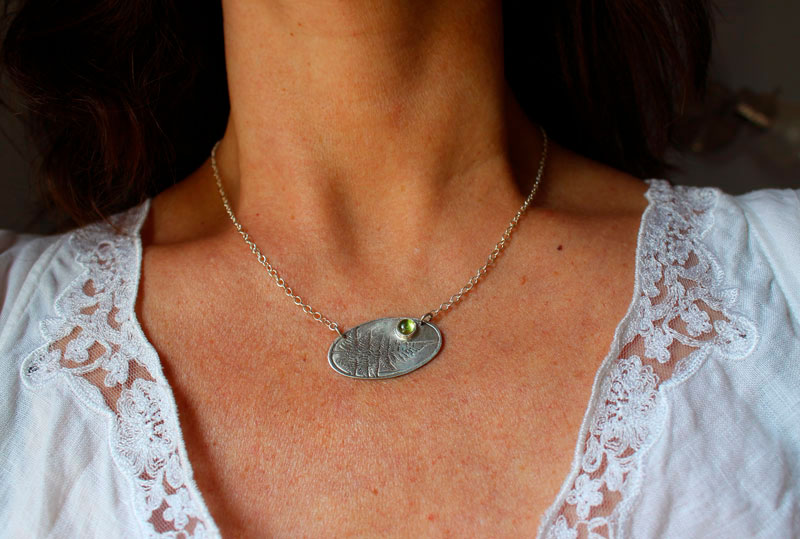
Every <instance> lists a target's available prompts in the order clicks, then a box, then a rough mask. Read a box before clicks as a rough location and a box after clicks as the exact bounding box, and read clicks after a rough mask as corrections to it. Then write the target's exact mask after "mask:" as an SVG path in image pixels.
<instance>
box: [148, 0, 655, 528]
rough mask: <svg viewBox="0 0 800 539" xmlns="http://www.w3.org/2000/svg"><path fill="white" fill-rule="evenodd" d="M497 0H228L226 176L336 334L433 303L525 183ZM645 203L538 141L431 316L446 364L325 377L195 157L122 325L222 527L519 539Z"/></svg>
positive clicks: (290, 310)
mask: <svg viewBox="0 0 800 539" xmlns="http://www.w3.org/2000/svg"><path fill="white" fill-rule="evenodd" d="M501 7H502V6H501V3H500V2H497V1H496V0H481V1H475V2H452V1H448V0H425V2H414V1H411V0H385V1H382V2H371V3H370V5H369V9H365V6H364V5H363V3H360V2H358V1H357V0H336V1H334V2H283V1H282V0H237V1H235V2H233V1H230V0H223V11H224V15H225V16H224V17H223V22H224V26H225V53H226V71H227V74H228V88H229V96H230V103H231V114H230V117H229V122H228V125H227V126H226V130H225V134H224V136H223V139H222V142H221V145H220V147H219V154H218V159H219V166H220V170H221V171H222V177H223V179H224V180H225V187H226V190H227V191H228V194H229V197H230V200H231V202H232V204H233V206H234V209H235V211H236V212H237V215H238V216H239V218H240V220H241V221H242V222H243V224H244V226H245V228H246V229H247V231H248V233H250V234H252V237H253V238H255V239H256V241H257V243H258V245H259V247H260V248H261V249H262V250H263V252H264V253H266V254H267V255H268V256H269V257H270V259H271V260H272V262H274V263H275V265H276V266H277V267H278V269H279V270H281V271H282V272H284V273H285V277H286V279H287V281H288V282H289V283H291V286H292V287H293V290H294V291H295V293H297V294H299V295H300V296H301V297H302V298H303V300H304V301H307V302H309V303H310V304H311V305H312V306H313V307H314V308H316V309H319V310H320V311H321V312H323V313H325V314H326V315H328V314H329V315H330V316H331V317H332V318H333V319H335V320H337V321H340V322H341V323H342V325H343V327H345V328H346V327H352V326H354V325H356V324H359V323H362V322H365V321H367V320H373V319H376V318H381V317H385V316H398V317H415V316H419V315H421V314H422V313H424V312H427V311H429V310H430V309H432V308H435V307H436V306H437V305H439V303H440V302H441V301H444V300H446V299H447V298H448V297H450V295H451V294H453V293H455V292H456V291H458V289H459V287H461V286H463V285H464V284H465V283H466V281H467V279H468V278H469V277H470V276H471V275H473V274H474V271H475V270H476V269H477V268H479V267H480V266H481V265H482V264H483V262H484V261H485V260H486V257H487V256H488V254H489V253H490V252H491V248H492V246H493V245H494V244H495V243H496V242H497V240H498V239H499V237H500V235H501V233H502V231H503V230H504V229H505V227H506V226H508V221H509V219H511V217H512V216H513V215H514V214H515V212H516V211H517V209H518V208H519V206H520V204H521V203H522V201H523V200H524V199H525V197H526V196H527V194H528V192H529V191H530V189H531V185H532V180H533V178H534V177H535V173H536V169H537V167H538V158H539V155H540V150H541V148H542V145H543V141H542V138H541V133H540V131H539V129H538V128H537V127H536V126H535V125H533V124H532V123H531V122H530V121H528V119H527V117H526V116H525V114H524V112H523V111H522V109H521V106H520V105H519V103H517V102H516V100H515V99H514V98H513V95H512V92H511V91H510V89H509V88H508V87H507V84H506V80H505V77H504V73H503V70H502V65H503V64H502V54H503V50H502V44H503V36H502V10H501ZM299 21H302V24H301V23H300V22H299ZM643 193H644V185H643V184H642V182H640V181H638V180H636V179H635V178H631V177H630V176H627V175H625V174H623V173H621V172H618V171H615V170H613V169H609V168H608V167H605V166H603V165H600V164H599V163H595V162H592V161H590V160H587V159H585V158H582V157H581V156H578V155H576V154H573V153H571V152H569V151H568V150H566V149H565V148H561V147H560V146H559V145H558V144H557V143H556V142H555V141H551V145H550V154H549V158H548V162H547V166H546V168H545V175H544V179H543V182H542V184H541V189H540V191H539V192H538V193H537V195H536V197H535V198H534V201H533V203H532V205H531V207H530V208H529V210H528V211H527V212H526V214H525V215H524V217H523V218H522V219H521V220H520V222H519V226H518V227H517V229H516V231H515V232H514V235H513V237H512V239H511V240H510V241H509V242H508V244H507V247H506V249H505V250H504V251H503V252H502V254H501V255H500V256H499V257H498V258H497V260H496V261H495V263H494V264H493V265H492V266H491V268H490V269H489V271H488V273H487V274H486V275H485V277H484V278H483V279H482V280H481V281H480V283H479V284H478V285H477V286H475V287H474V288H473V290H472V291H471V292H470V293H469V294H468V295H466V296H464V298H463V299H462V301H461V302H460V303H458V304H457V305H456V306H455V307H453V308H452V309H450V310H448V311H446V312H444V313H442V314H441V316H440V317H438V318H437V320H436V322H437V325H438V326H439V327H440V328H441V330H442V332H443V334H444V344H443V347H442V350H441V352H440V353H439V355H438V356H437V357H436V358H435V359H434V360H433V361H431V362H430V363H428V364H427V365H425V366H424V367H422V368H420V369H419V370H417V371H414V372H413V373H411V374H409V375H407V376H403V377H400V378H395V379H389V380H377V381H359V380H352V379H349V378H346V377H343V376H340V375H338V374H336V373H334V372H333V371H332V370H331V369H330V367H329V366H328V362H327V357H326V354H327V350H328V347H329V346H330V344H331V342H332V340H333V338H334V336H335V334H334V333H333V332H331V331H329V330H327V329H326V328H325V327H324V326H323V325H322V324H319V323H317V322H314V321H313V320H312V319H311V318H310V317H309V316H307V315H306V314H304V313H303V312H302V311H301V310H300V309H299V308H298V307H297V306H296V305H294V304H293V303H292V301H291V300H290V299H288V298H287V297H286V295H285V294H283V292H282V291H281V290H280V289H278V288H276V287H275V285H274V283H273V282H272V281H271V278H270V277H269V276H267V275H266V274H265V272H264V268H263V267H262V266H261V265H260V264H258V262H257V261H256V260H255V257H254V256H253V254H252V253H251V252H250V251H249V249H248V248H247V246H246V245H245V244H244V243H243V242H242V241H241V238H240V237H239V236H238V235H237V234H236V232H235V230H234V229H233V228H232V224H231V223H230V221H229V220H228V219H227V216H226V215H225V212H224V210H223V208H222V206H221V202H220V199H219V196H218V193H217V192H216V189H215V188H214V178H213V176H212V175H211V170H210V163H209V162H208V161H207V162H206V163H204V164H203V165H202V166H201V167H199V168H198V169H197V170H196V171H195V172H194V173H192V174H191V175H190V176H189V177H187V178H186V179H184V180H183V181H181V182H179V183H178V184H177V185H175V186H174V187H172V188H171V189H169V190H167V191H165V192H164V193H161V194H160V195H158V196H157V197H156V198H155V199H154V200H153V203H152V205H151V214H150V215H149V216H148V220H147V222H146V223H145V226H144V228H143V233H142V236H143V249H144V250H143V262H142V264H143V269H142V276H141V282H140V290H139V295H138V301H137V305H136V309H137V315H138V316H139V319H140V321H141V324H142V327H143V329H144V331H145V333H146V335H147V336H148V338H149V339H150V340H151V342H152V343H153V345H154V346H155V348H156V350H157V351H158V353H159V356H160V358H161V360H162V363H163V367H164V372H165V375H166V377H167V379H168V380H169V382H170V384H171V386H172V389H173V392H174V395H175V398H176V403H177V408H178V417H179V419H180V426H181V429H182V433H183V435H184V439H185V442H186V448H187V453H188V457H189V460H190V462H191V465H192V467H193V472H194V478H195V480H196V482H197V485H198V488H199V490H200V492H201V493H202V495H203V498H204V500H205V501H206V503H207V505H208V508H209V511H210V513H211V515H213V518H214V520H215V522H216V523H217V524H218V526H219V527H220V530H221V532H222V535H223V536H224V537H259V538H260V537H314V538H316V537H415V538H416V537H426V538H428V537H434V538H435V537H493V538H494V537H496V538H502V537H531V536H533V535H534V534H535V533H536V530H537V527H538V525H539V521H540V517H541V515H542V513H543V512H544V511H545V510H546V508H547V507H548V506H549V504H550V503H551V502H552V501H553V498H554V497H555V495H556V493H557V492H558V490H559V488H560V487H561V482H562V481H563V479H564V477H565V475H566V474H567V472H568V470H569V468H570V464H571V458H572V455H573V451H574V448H575V443H576V436H577V433H578V429H579V425H580V422H581V419H582V417H583V413H584V410H585V406H586V402H587V399H588V398H589V395H590V393H591V385H592V380H593V376H594V373H595V372H596V368H597V366H598V365H599V363H600V362H601V361H602V359H603V355H604V354H605V353H606V352H607V350H608V348H609V344H610V342H611V339H612V337H613V333H614V329H615V327H616V324H617V322H618V321H619V319H620V318H621V317H622V315H623V314H624V313H625V311H626V309H627V307H628V302H629V301H630V297H631V293H632V287H633V281H634V279H633V263H634V250H635V240H636V235H637V231H638V226H639V219H640V217H641V213H642V211H643V210H644V205H645V201H644V199H643V196H642V195H643ZM554 245H558V247H555V248H554ZM564 247H568V248H564ZM523 281H524V282H523ZM598 336H599V337H598Z"/></svg>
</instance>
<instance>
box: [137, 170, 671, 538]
mask: <svg viewBox="0 0 800 539" xmlns="http://www.w3.org/2000/svg"><path fill="white" fill-rule="evenodd" d="M645 181H646V182H647V183H648V188H647V190H646V192H645V193H644V197H645V199H646V200H647V205H646V207H645V209H644V210H643V212H642V215H641V217H640V219H639V227H638V234H637V240H636V249H635V255H634V257H635V265H634V266H635V270H634V272H635V275H634V286H633V290H632V293H631V299H630V301H629V303H628V308H627V309H626V311H625V314H624V315H623V317H622V319H621V320H620V321H619V322H618V323H617V324H616V327H615V331H614V335H613V339H612V340H611V343H610V348H609V352H608V353H607V354H606V355H605V357H604V359H603V361H602V362H600V365H599V366H598V368H597V369H596V371H595V375H594V382H593V387H592V393H591V396H590V398H589V400H588V403H587V405H586V406H585V407H584V408H583V410H584V412H583V419H582V422H581V429H580V431H579V433H578V436H577V438H576V439H575V443H574V445H575V453H574V456H573V459H572V463H571V467H570V471H569V472H568V473H567V475H566V476H565V477H564V479H563V480H562V482H561V488H560V489H559V492H558V494H557V495H556V497H555V499H554V500H553V501H552V502H551V504H550V505H549V506H548V509H547V510H546V511H545V513H544V514H543V515H540V516H541V518H542V521H543V522H544V521H545V516H546V515H548V514H550V513H552V512H553V511H554V510H555V509H556V508H557V506H558V505H559V504H560V502H561V501H562V500H563V499H564V497H565V495H566V492H567V491H568V490H569V487H570V485H571V483H572V481H573V480H574V477H575V475H576V472H577V471H578V470H579V468H580V454H581V446H582V443H583V440H584V439H585V432H586V427H587V423H588V421H589V419H590V415H591V412H592V409H593V404H594V401H595V400H596V398H597V395H596V394H597V389H598V384H599V381H600V379H601V374H602V373H603V371H604V370H605V366H606V365H607V364H608V363H609V361H611V360H612V359H613V357H612V356H613V355H614V353H615V350H617V349H618V348H617V347H618V342H619V339H620V333H621V331H622V330H623V328H624V327H625V326H626V325H627V324H628V322H629V321H630V318H631V314H632V312H633V309H634V306H635V303H636V299H637V297H638V294H639V271H640V267H639V266H640V256H641V248H642V245H641V243H642V237H643V234H644V232H645V230H646V228H647V225H648V221H649V216H650V214H651V212H652V209H653V207H654V201H653V197H652V194H653V191H654V190H655V189H656V188H657V186H658V185H659V184H660V183H661V182H663V183H661V185H663V184H666V183H667V182H666V181H665V180H654V179H648V180H645ZM150 204H151V199H147V200H145V201H144V202H143V203H142V204H140V205H139V206H137V207H136V208H133V209H132V210H133V211H135V212H136V214H137V217H136V222H135V223H134V224H133V226H132V228H131V230H130V235H131V236H132V237H133V238H134V240H135V247H136V258H135V263H134V264H135V269H136V271H135V272H134V273H135V276H136V282H135V283H132V286H133V289H134V290H136V297H138V294H139V285H140V283H139V281H140V278H141V274H142V253H143V247H142V239H141V227H142V225H143V224H144V222H145V221H146V219H147V216H148V215H149V211H150ZM129 211H131V210H129ZM134 304H135V300H134ZM131 317H132V322H133V323H134V326H135V327H136V328H137V330H138V333H139V335H140V338H141V339H142V341H143V342H144V343H146V346H147V347H148V348H150V349H151V350H152V354H153V355H154V356H155V358H157V364H158V369H157V370H158V373H157V374H156V373H154V375H155V376H156V377H157V379H158V381H159V382H160V383H162V384H164V386H165V389H166V393H167V394H168V395H169V399H170V403H169V404H170V406H169V409H171V411H172V413H173V417H172V418H170V419H171V421H170V423H173V424H174V425H175V428H176V430H177V440H176V442H177V446H178V451H179V453H180V456H181V461H182V462H181V464H182V468H183V473H184V476H185V478H186V481H185V483H186V486H187V488H188V489H189V490H190V492H191V495H192V497H193V498H195V500H196V503H197V505H198V506H199V509H200V510H201V512H202V513H203V514H204V515H205V518H204V524H205V525H206V528H207V529H206V531H207V532H210V533H211V534H212V535H213V534H214V533H216V534H219V533H220V532H219V528H218V527H217V525H216V522H215V521H214V519H213V517H212V516H211V513H210V511H209V510H208V506H207V504H206V501H205V497H204V495H203V493H202V492H201V491H200V489H199V487H198V486H197V484H196V482H195V480H194V469H193V466H192V463H191V461H190V460H189V457H188V452H187V450H186V445H185V441H184V437H183V432H184V430H183V428H182V426H181V424H180V419H179V416H178V413H177V411H178V409H177V402H176V400H175V396H174V393H173V390H172V386H171V385H170V383H169V381H168V380H167V378H166V376H165V375H164V370H163V364H162V361H161V358H160V357H159V356H158V352H157V351H156V349H155V347H154V345H153V344H152V343H151V342H150V341H149V339H148V338H147V336H146V334H145V333H144V331H143V329H142V326H141V324H140V322H139V320H138V317H137V316H136V313H135V311H133V312H132V313H131ZM545 531H546V530H545V529H543V528H542V529H540V530H539V533H538V534H537V535H538V536H542V534H543V533H544V532H545Z"/></svg>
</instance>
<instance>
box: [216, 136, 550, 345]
mask: <svg viewBox="0 0 800 539" xmlns="http://www.w3.org/2000/svg"><path fill="white" fill-rule="evenodd" d="M539 129H540V130H541V132H542V156H541V158H540V159H539V169H538V170H537V171H536V179H535V180H534V182H533V187H532V188H531V192H530V194H528V197H527V198H526V199H525V201H524V202H523V203H522V206H521V207H520V209H519V210H518V211H517V213H516V215H514V218H513V219H511V222H510V223H509V224H508V227H507V228H506V229H505V231H504V232H503V235H502V236H501V237H500V241H498V242H497V244H495V246H494V249H493V250H492V252H491V253H490V254H489V257H488V258H487V259H486V263H485V264H484V265H483V266H481V267H480V269H478V271H477V272H475V275H473V276H472V277H470V279H469V281H467V284H465V285H464V286H463V287H461V290H459V291H458V292H457V293H455V294H453V295H452V296H450V299H449V300H447V301H445V302H444V303H442V304H440V305H439V307H437V308H436V309H434V310H432V311H428V312H427V313H425V314H424V315H422V316H421V317H420V321H421V322H422V323H423V324H424V323H426V322H430V321H431V320H433V319H434V318H435V317H436V316H437V315H438V314H439V313H440V312H442V311H447V310H448V309H450V308H451V307H452V306H453V305H455V304H456V303H458V302H459V301H461V298H463V297H464V296H465V295H466V294H467V293H468V292H469V291H470V290H472V289H473V287H474V286H475V285H476V284H478V281H480V280H481V279H482V278H483V276H484V275H486V273H487V272H488V271H489V267H490V266H492V265H493V264H494V261H495V260H496V259H497V257H498V255H499V254H500V251H502V250H503V249H504V248H505V246H506V242H508V241H509V240H510V239H511V234H512V233H513V232H514V229H515V228H516V226H517V223H519V220H520V218H521V217H522V215H523V214H524V213H525V210H527V209H528V206H529V205H530V203H531V201H532V200H533V197H534V195H536V191H538V190H539V184H540V183H541V181H542V175H543V173H544V166H545V163H546V162H547V149H548V148H547V147H548V139H547V132H546V131H545V130H544V128H543V127H541V126H539ZM220 142H222V140H221V139H220V140H218V141H217V142H216V143H215V144H214V147H213V148H211V168H212V169H213V171H214V178H215V179H216V181H217V189H218V190H219V196H220V198H221V199H222V204H223V206H225V211H226V212H227V213H228V217H230V219H231V221H232V222H233V226H234V227H235V228H236V231H237V232H238V233H239V235H241V236H242V239H244V242H245V243H246V244H247V246H248V247H249V248H250V252H251V253H253V254H254V255H255V256H256V258H257V259H258V262H259V263H260V264H261V265H262V266H264V269H266V270H267V274H268V275H269V276H270V277H272V279H273V280H274V281H275V284H276V285H278V286H279V287H280V288H282V289H283V291H284V293H285V294H286V295H287V296H289V297H290V298H292V300H293V301H294V304H295V305H297V306H298V307H300V308H302V309H303V312H304V313H306V314H307V315H309V316H310V317H311V318H313V319H314V320H316V321H317V322H320V323H322V324H325V326H327V327H328V329H330V330H331V331H335V332H336V333H338V334H339V336H340V337H341V336H342V331H341V330H340V329H339V324H337V323H336V322H333V321H332V320H330V319H329V318H328V317H326V316H325V315H323V314H322V313H320V312H319V311H315V310H314V308H313V307H311V305H309V304H308V303H304V302H303V299H302V298H301V297H300V296H298V295H297V294H295V293H294V291H293V290H292V287H291V286H289V285H288V283H287V282H286V281H285V280H284V278H283V277H281V275H280V273H278V270H277V269H276V268H275V267H274V266H273V265H272V264H271V263H270V261H269V259H267V257H266V255H264V254H263V253H262V252H261V249H259V248H258V245H256V242H254V241H253V240H251V239H250V235H249V234H248V233H247V232H245V230H244V228H243V227H242V224H241V223H240V222H239V220H238V219H237V218H236V215H234V213H233V209H231V205H230V202H229V201H228V196H227V194H225V189H224V188H223V187H222V179H221V178H220V175H219V169H218V168H217V147H219V144H220Z"/></svg>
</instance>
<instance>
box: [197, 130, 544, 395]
mask: <svg viewBox="0 0 800 539" xmlns="http://www.w3.org/2000/svg"><path fill="white" fill-rule="evenodd" d="M539 129H540V130H541V132H542V156H541V158H540V159H539V169H538V170H537V172H536V179H535V180H534V182H533V188H532V189H531V192H530V194H529V195H528V197H527V198H526V199H525V201H524V202H523V203H522V206H521V207H520V209H519V210H518V211H517V213H516V215H514V218H513V219H511V222H510V223H509V224H508V227H507V228H506V230H505V232H503V235H502V237H501V238H500V241H498V242H497V244H496V245H495V246H494V249H493V250H492V252H491V254H489V258H487V260H486V263H485V264H484V265H483V266H481V267H480V269H478V271H477V272H475V274H474V275H473V276H472V277H470V279H469V281H467V284H465V285H464V286H463V287H461V290H459V291H458V292H457V293H455V294H453V295H452V296H450V299H448V300H447V301H445V302H444V303H441V304H440V305H439V306H438V307H437V308H436V309H434V310H432V311H428V312H427V313H425V314H424V315H422V316H420V317H418V318H414V317H390V318H379V319H377V320H370V321H368V322H364V323H362V324H359V325H357V326H355V327H353V328H351V329H349V330H347V331H345V332H342V330H341V329H339V324H337V323H336V322H334V321H332V320H331V319H330V318H328V317H327V316H325V315H323V314H322V313H320V312H319V311H316V310H314V308H313V307H311V305H309V304H308V303H305V302H304V301H303V299H302V298H301V297H300V296H298V295H297V294H295V293H294V290H292V287H291V286H289V285H288V284H287V283H286V281H285V280H284V279H283V277H281V275H280V274H279V273H278V270H277V269H275V267H274V266H273V265H272V264H271V263H270V261H269V260H268V259H267V257H266V256H265V255H264V254H263V253H262V252H261V249H259V248H258V245H256V242H254V241H253V240H252V239H250V235H249V234H248V233H247V232H245V230H244V228H243V227H242V224H241V223H240V222H239V220H238V219H236V216H235V215H234V213H233V210H232V209H231V205H230V202H228V196H227V195H226V194H225V189H224V188H223V187H222V179H221V178H220V176H219V170H218V169H217V157H216V154H217V147H218V146H219V143H220V142H222V141H221V140H218V141H217V142H216V144H214V147H213V148H212V149H211V168H212V169H213V170H214V178H216V180H217V189H218V190H219V196H220V198H222V204H223V205H224V206H225V211H226V212H227V213H228V217H230V219H231V221H232V222H233V226H234V227H235V228H236V231H237V232H238V233H239V234H240V235H241V236H242V238H243V239H244V241H245V243H246V244H247V246H248V247H249V248H250V252H252V253H253V254H254V255H255V256H256V258H258V262H259V263H260V264H261V265H262V266H264V269H266V270H267V273H268V274H269V276H270V277H272V278H273V280H274V281H275V284H276V285H278V286H279V287H280V288H282V289H283V291H284V293H285V294H286V295H287V296H289V297H290V298H291V299H292V300H293V301H294V304H295V305H297V306H298V307H300V308H301V309H303V312H304V313H306V314H307V315H309V316H311V317H312V318H313V319H314V320H316V321H317V322H321V323H323V324H325V325H326V326H327V327H328V329H330V330H331V331H335V332H336V333H337V334H338V337H337V338H336V340H334V341H333V343H332V344H331V346H330V348H329V349H328V363H329V364H330V366H331V367H332V368H333V370H334V371H336V372H338V373H339V374H342V375H344V376H349V377H351V378H359V379H365V380H372V379H381V378H394V377H396V376H401V375H403V374H408V373H409V372H411V371H413V370H416V369H418V368H420V367H422V366H423V365H425V364H426V363H427V362H429V361H430V360H431V359H433V358H434V356H436V354H438V353H439V350H440V349H441V347H442V332H441V331H440V330H439V328H438V327H436V325H435V324H434V323H433V319H434V318H435V317H436V316H437V315H438V314H439V313H440V312H442V311H447V310H448V309H450V308H451V307H452V306H453V305H455V304H456V303H458V302H459V301H461V298H463V297H464V296H465V295H466V294H467V293H468V292H469V291H470V290H472V288H473V287H474V286H475V285H476V284H478V281H480V280H481V278H482V277H483V276H484V275H486V272H487V271H488V269H489V266H491V265H492V264H494V261H495V259H496V258H497V256H498V255H499V254H500V251H502V250H503V248H504V247H505V246H506V242H507V241H508V240H509V239H510V238H511V233H512V232H513V231H514V229H515V228H516V226H517V223H518V222H519V220H520V218H521V217H522V215H523V214H524V213H525V210H527V209H528V206H529V205H530V203H531V200H533V197H534V195H535V194H536V191H537V190H538V189H539V183H540V182H541V180H542V174H543V172H544V165H545V162H546V161H547V133H546V132H545V130H544V128H543V127H541V126H540V127H539Z"/></svg>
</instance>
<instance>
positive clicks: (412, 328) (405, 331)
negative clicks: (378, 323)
mask: <svg viewBox="0 0 800 539" xmlns="http://www.w3.org/2000/svg"><path fill="white" fill-rule="evenodd" d="M417 327H418V326H417V322H416V321H415V320H414V319H412V318H403V319H401V320H400V321H399V322H398V323H397V326H396V327H395V334H396V335H397V336H398V337H400V338H401V339H403V340H404V341H407V340H408V339H410V338H411V337H413V336H414V334H415V333H416V332H417Z"/></svg>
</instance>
